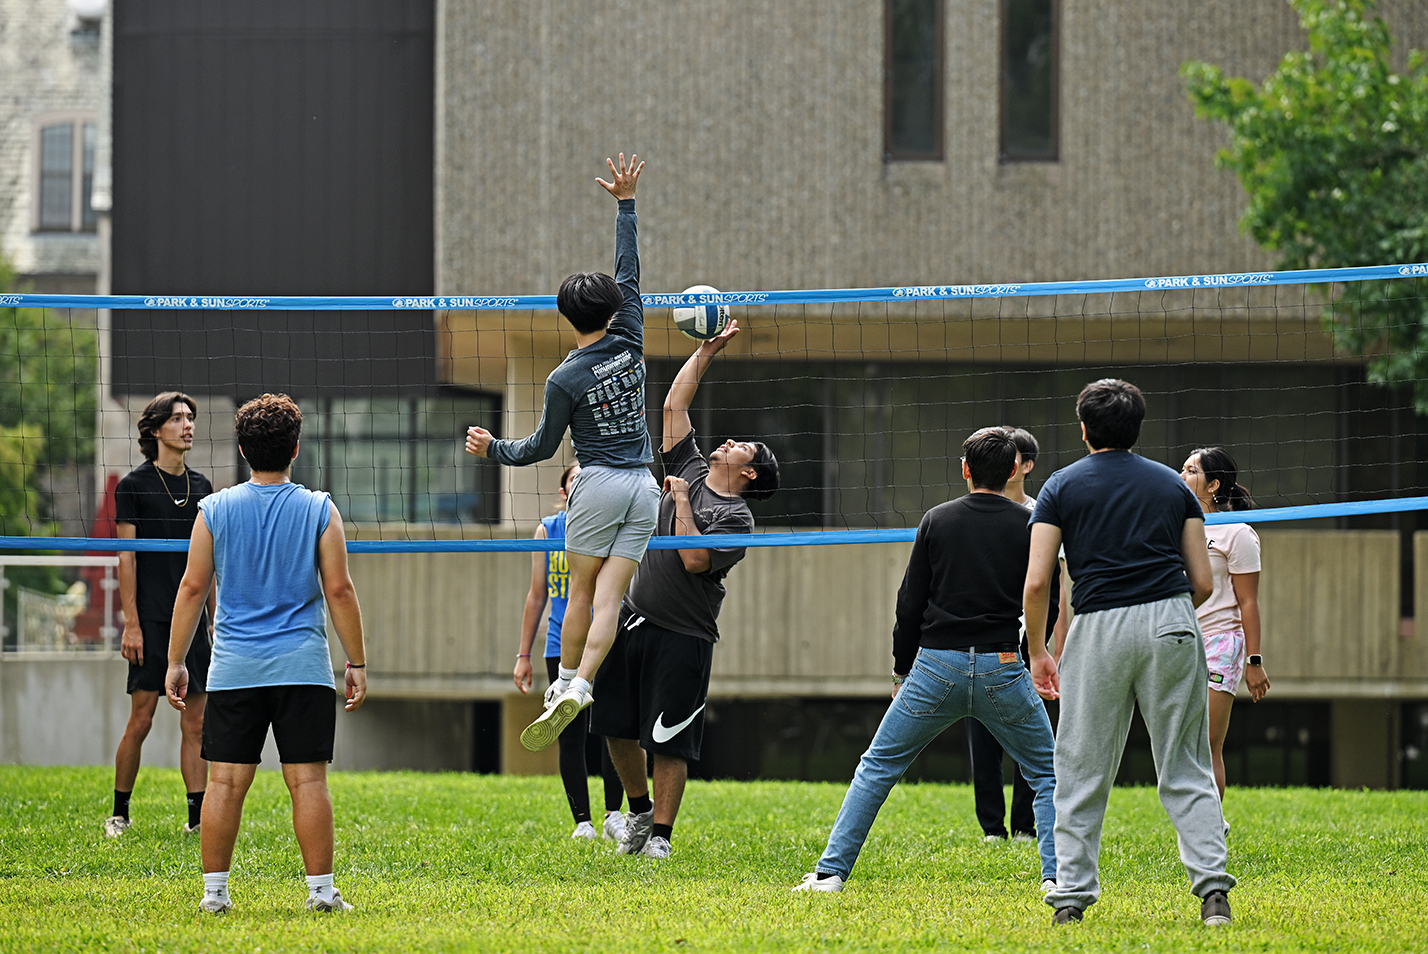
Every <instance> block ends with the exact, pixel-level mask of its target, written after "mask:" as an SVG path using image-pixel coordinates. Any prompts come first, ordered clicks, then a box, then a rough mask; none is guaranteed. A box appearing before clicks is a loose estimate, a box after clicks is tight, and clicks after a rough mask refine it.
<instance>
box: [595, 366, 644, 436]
mask: <svg viewBox="0 0 1428 954" xmlns="http://www.w3.org/2000/svg"><path fill="white" fill-rule="evenodd" d="M591 371H592V372H593V373H594V374H595V378H596V382H595V385H594V386H593V387H592V388H590V390H588V391H586V392H585V397H584V400H585V401H586V402H588V403H589V404H590V407H591V410H592V411H593V416H594V418H595V427H596V429H597V430H598V431H599V432H600V435H601V436H602V437H615V436H618V435H621V434H638V433H640V432H641V431H643V430H644V429H645V362H644V360H643V359H641V358H636V357H635V356H634V355H633V354H631V353H630V352H628V351H625V352H622V353H621V354H619V355H617V356H616V357H614V358H611V359H610V360H609V361H606V362H604V363H602V364H597V365H596V366H595V367H594V368H592V369H591Z"/></svg>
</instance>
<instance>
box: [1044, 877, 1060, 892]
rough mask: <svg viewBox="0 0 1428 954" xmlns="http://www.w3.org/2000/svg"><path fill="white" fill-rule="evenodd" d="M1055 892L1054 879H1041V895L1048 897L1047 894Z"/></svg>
mask: <svg viewBox="0 0 1428 954" xmlns="http://www.w3.org/2000/svg"><path fill="white" fill-rule="evenodd" d="M1055 890H1056V879H1055V878H1043V879H1042V880H1041V893H1042V894H1043V895H1048V894H1050V893H1051V892H1053V891H1055Z"/></svg>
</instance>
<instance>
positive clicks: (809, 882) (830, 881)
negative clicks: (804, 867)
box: [793, 871, 843, 892]
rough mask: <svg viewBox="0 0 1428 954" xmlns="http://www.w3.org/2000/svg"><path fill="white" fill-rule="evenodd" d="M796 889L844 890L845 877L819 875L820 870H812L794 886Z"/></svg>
mask: <svg viewBox="0 0 1428 954" xmlns="http://www.w3.org/2000/svg"><path fill="white" fill-rule="evenodd" d="M793 890H795V891H829V892H832V891H842V890H843V879H842V878H840V877H839V876H838V875H835V874H830V875H824V876H823V877H821V878H820V877H818V872H816V871H810V872H808V874H806V875H804V876H803V880H802V881H800V882H799V883H798V884H796V885H794V886H793Z"/></svg>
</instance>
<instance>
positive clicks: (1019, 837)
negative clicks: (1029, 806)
mask: <svg viewBox="0 0 1428 954" xmlns="http://www.w3.org/2000/svg"><path fill="white" fill-rule="evenodd" d="M1011 840H1012V841H1014V842H1019V843H1026V842H1035V841H1036V836H1035V835H1033V834H1031V833H1029V832H1024V831H1019V832H1017V833H1016V834H1015V835H1012V836H1011Z"/></svg>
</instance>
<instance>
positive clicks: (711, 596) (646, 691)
mask: <svg viewBox="0 0 1428 954" xmlns="http://www.w3.org/2000/svg"><path fill="white" fill-rule="evenodd" d="M738 333H739V323H738V322H737V321H731V322H729V326H728V327H727V328H725V329H724V331H723V332H722V333H721V334H719V335H718V336H717V337H714V338H711V339H710V340H708V341H706V342H704V343H703V344H701V345H700V346H699V347H698V349H696V350H695V352H694V354H692V355H691V356H690V357H689V360H687V361H685V362H684V366H683V367H682V368H680V369H679V373H678V374H676V375H675V377H674V382H673V383H672V384H671V385H670V388H669V395H668V396H667V397H666V398H665V401H664V438H663V441H662V443H661V452H662V457H663V459H664V466H665V474H666V476H665V479H664V493H663V494H662V495H661V497H660V501H659V534H660V536H678V537H700V536H703V537H708V536H712V535H714V534H723V533H751V532H753V529H754V516H753V514H752V513H751V512H750V511H749V505H748V503H747V502H746V499H753V500H765V499H767V498H769V497H771V496H773V494H774V492H775V491H776V490H778V486H779V469H778V460H777V459H776V458H775V457H774V454H773V452H772V451H771V450H769V449H768V447H767V446H766V445H764V444H762V443H758V442H756V441H734V440H728V441H725V442H724V443H722V444H720V445H719V446H718V447H717V448H715V449H714V451H713V452H712V453H710V455H709V459H708V460H705V459H704V456H703V455H702V454H701V453H700V450H699V445H698V444H697V443H696V442H695V439H694V427H693V425H692V424H691V423H690V420H689V405H690V404H691V403H692V402H693V400H694V395H695V392H696V391H697V390H698V389H699V381H700V379H701V378H702V377H703V376H704V372H705V370H707V369H708V367H709V364H710V362H712V361H713V360H714V357H715V356H716V355H717V354H718V353H719V352H720V351H722V350H724V347H725V345H727V344H728V343H729V341H730V340H731V339H732V338H733V337H734V336H735V335H737V334H738ZM743 557H744V548H743V547H701V548H698V549H690V550H649V551H648V552H646V553H645V556H644V559H643V560H641V561H640V566H639V569H638V570H637V571H636V572H635V578H634V582H633V583H631V584H630V592H629V593H628V594H626V596H625V601H624V606H623V607H621V610H620V629H619V632H618V635H617V636H616V638H615V645H614V646H613V647H612V648H611V650H610V655H609V657H608V659H607V660H606V665H605V667H604V668H603V669H601V670H600V676H599V679H598V680H597V685H598V687H599V689H600V691H599V693H597V696H598V701H597V702H596V703H595V708H594V709H593V713H594V714H593V716H592V718H591V722H590V728H591V731H592V732H595V733H597V734H598V735H603V736H604V737H605V741H606V744H607V745H608V746H609V748H610V756H611V758H612V759H613V761H614V763H615V767H616V768H617V769H618V770H619V772H620V780H621V781H622V782H624V785H625V794H626V795H628V796H629V800H630V813H629V814H628V815H627V816H626V817H625V830H624V837H623V838H622V839H621V840H620V843H619V845H617V846H616V848H615V851H616V853H617V854H624V855H633V854H642V855H645V856H646V857H651V858H667V857H669V853H670V835H671V834H672V833H673V830H674V821H675V818H676V817H677V816H678V815H679V806H680V802H681V801H682V800H683V798H684V785H685V781H686V780H687V779H688V777H689V760H691V759H693V760H696V761H697V760H698V759H699V752H700V744H701V742H702V741H703V738H704V705H705V699H706V698H707V696H708V695H709V673H710V666H711V663H712V660H713V655H714V644H715V643H716V642H718V640H719V626H718V619H719V608H720V606H722V605H723V602H724V593H725V590H724V579H725V577H727V576H728V575H729V571H730V570H732V569H733V567H734V564H736V563H738V562H739V561H740V560H741V559H743ZM646 753H652V754H653V755H654V793H653V794H654V798H653V801H652V800H651V798H650V787H649V780H648V778H647V777H646V775H645V765H646V762H645V758H646Z"/></svg>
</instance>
